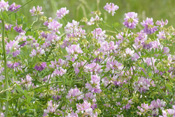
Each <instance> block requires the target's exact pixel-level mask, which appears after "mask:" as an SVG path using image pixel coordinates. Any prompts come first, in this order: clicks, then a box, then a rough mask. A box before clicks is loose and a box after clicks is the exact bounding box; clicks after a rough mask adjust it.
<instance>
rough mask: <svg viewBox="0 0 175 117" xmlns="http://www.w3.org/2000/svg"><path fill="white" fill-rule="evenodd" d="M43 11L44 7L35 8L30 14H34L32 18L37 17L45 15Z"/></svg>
mask: <svg viewBox="0 0 175 117" xmlns="http://www.w3.org/2000/svg"><path fill="white" fill-rule="evenodd" d="M41 11H42V7H40V6H37V8H35V6H34V7H33V8H32V9H30V13H31V14H32V16H35V15H43V14H44V12H41Z"/></svg>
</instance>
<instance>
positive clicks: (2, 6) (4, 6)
mask: <svg viewBox="0 0 175 117" xmlns="http://www.w3.org/2000/svg"><path fill="white" fill-rule="evenodd" d="M8 7H9V4H8V2H5V1H4V0H1V1H0V12H1V11H8Z"/></svg>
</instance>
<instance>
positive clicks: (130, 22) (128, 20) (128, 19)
mask: <svg viewBox="0 0 175 117" xmlns="http://www.w3.org/2000/svg"><path fill="white" fill-rule="evenodd" d="M124 20H125V21H124V22H123V25H125V26H126V27H127V28H130V29H134V28H136V25H137V24H138V22H139V21H138V18H137V13H135V12H129V13H125V18H124Z"/></svg>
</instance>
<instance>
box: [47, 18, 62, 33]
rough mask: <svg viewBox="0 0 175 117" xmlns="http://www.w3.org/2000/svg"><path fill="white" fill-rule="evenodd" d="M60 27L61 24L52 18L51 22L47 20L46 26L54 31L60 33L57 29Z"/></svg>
mask: <svg viewBox="0 0 175 117" xmlns="http://www.w3.org/2000/svg"><path fill="white" fill-rule="evenodd" d="M61 27H62V24H60V23H59V22H58V21H56V20H53V21H52V22H49V24H48V28H49V29H51V30H52V31H54V32H57V33H60V32H59V29H60V28H61Z"/></svg>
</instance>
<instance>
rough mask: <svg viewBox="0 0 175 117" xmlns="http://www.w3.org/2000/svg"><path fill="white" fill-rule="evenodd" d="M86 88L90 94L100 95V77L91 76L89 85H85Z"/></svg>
mask: <svg viewBox="0 0 175 117" xmlns="http://www.w3.org/2000/svg"><path fill="white" fill-rule="evenodd" d="M85 85H86V86H85V87H86V88H87V89H88V90H89V91H91V92H92V93H100V92H101V89H100V77H99V76H97V75H91V81H90V83H86V84H85Z"/></svg>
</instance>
